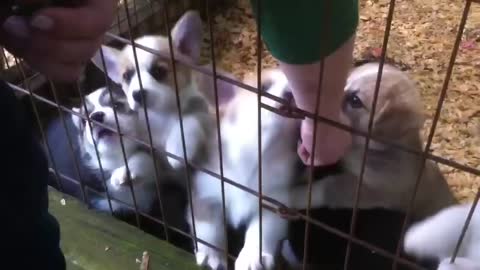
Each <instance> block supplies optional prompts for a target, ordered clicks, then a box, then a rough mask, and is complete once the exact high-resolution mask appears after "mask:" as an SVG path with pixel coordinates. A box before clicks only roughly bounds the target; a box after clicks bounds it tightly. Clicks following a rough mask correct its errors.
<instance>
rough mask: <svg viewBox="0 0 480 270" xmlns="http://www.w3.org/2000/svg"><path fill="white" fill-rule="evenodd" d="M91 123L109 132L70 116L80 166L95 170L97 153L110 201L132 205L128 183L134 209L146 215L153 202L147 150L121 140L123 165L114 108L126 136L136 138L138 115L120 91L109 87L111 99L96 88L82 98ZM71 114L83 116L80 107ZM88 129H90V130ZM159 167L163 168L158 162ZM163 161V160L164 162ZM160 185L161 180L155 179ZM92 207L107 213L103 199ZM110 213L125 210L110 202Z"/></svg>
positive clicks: (150, 160) (152, 175)
mask: <svg viewBox="0 0 480 270" xmlns="http://www.w3.org/2000/svg"><path fill="white" fill-rule="evenodd" d="M84 101H85V105H86V108H87V111H88V114H89V117H90V119H91V120H93V121H96V122H100V123H102V124H104V125H106V126H109V127H111V128H112V129H113V130H115V131H113V130H110V129H107V128H104V127H102V126H100V125H98V124H96V123H95V122H93V121H92V123H91V127H90V125H89V124H88V123H87V122H86V120H85V119H83V118H81V117H78V116H77V115H73V114H72V120H73V123H74V125H75V127H76V128H77V129H78V130H79V133H78V145H80V147H79V149H80V151H81V153H82V156H83V157H85V158H83V163H84V164H85V165H86V166H87V167H89V168H91V169H92V170H99V163H98V159H97V152H96V151H95V143H96V146H97V149H98V155H99V158H100V162H101V164H102V168H103V170H104V173H105V175H106V176H107V175H110V177H109V179H108V181H107V183H106V184H107V188H108V191H109V193H110V195H111V197H112V198H114V199H117V200H119V201H121V202H123V203H126V204H128V205H130V206H131V207H133V206H134V202H133V198H132V194H131V190H130V186H129V185H130V183H131V185H132V187H133V190H134V192H135V197H136V202H137V206H138V210H139V211H142V212H144V213H149V212H150V210H151V208H152V206H153V202H154V201H155V200H156V186H155V181H156V179H155V165H154V159H153V157H152V156H151V155H150V152H149V151H148V149H146V148H144V147H143V146H141V145H140V144H139V143H137V142H134V141H133V140H130V139H127V138H124V139H123V146H124V150H125V156H126V159H127V162H128V170H127V166H126V165H125V162H124V156H123V151H122V146H121V140H122V139H121V138H120V136H119V135H118V134H117V132H116V121H115V115H114V108H115V110H116V112H117V116H118V123H119V125H120V131H121V132H122V133H123V134H128V135H130V136H139V135H140V134H139V133H140V132H142V131H141V129H139V126H138V116H137V114H136V113H135V112H134V111H132V110H131V109H130V108H129V106H128V104H127V100H126V96H125V94H124V93H123V92H122V91H121V89H119V88H118V87H117V88H113V89H112V96H111V95H110V92H109V91H108V89H107V88H100V89H98V90H96V91H94V92H92V93H91V94H89V95H87V96H86V97H85V99H84ZM73 111H75V112H77V113H80V114H83V115H85V113H86V112H85V109H84V106H81V107H80V108H73ZM90 128H91V129H90ZM157 162H158V166H159V168H162V167H165V165H166V164H162V160H161V159H158V160H157ZM165 162H166V161H163V163H165ZM159 181H161V182H162V179H159ZM94 207H95V208H97V209H99V210H103V211H109V205H108V201H107V199H103V198H102V199H99V200H96V201H95V202H94ZM112 207H113V210H114V211H124V210H125V211H126V209H124V207H122V205H121V204H119V203H117V202H114V201H113V200H112Z"/></svg>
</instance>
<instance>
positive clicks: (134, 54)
mask: <svg viewBox="0 0 480 270" xmlns="http://www.w3.org/2000/svg"><path fill="white" fill-rule="evenodd" d="M134 4H135V2H134ZM124 7H125V14H126V17H127V24H128V32H129V37H130V41H132V42H133V35H132V23H131V20H130V12H129V11H128V2H127V1H124ZM132 51H133V57H134V60H135V63H134V64H135V69H136V71H137V74H138V84H139V86H140V93H141V95H142V98H143V100H145V93H144V92H145V91H144V89H143V83H142V78H141V74H140V67H139V63H138V57H137V50H136V48H135V45H133V46H132ZM101 54H102V62H103V65H104V68H105V69H106V65H105V59H104V57H103V52H101ZM105 79H107V78H105ZM107 81H108V80H107ZM108 82H109V81H108ZM108 91H109V93H110V98H112V99H113V94H112V90H111V88H110V87H108ZM143 112H144V115H145V122H146V124H147V131H148V144H149V145H148V149H149V150H150V154H151V156H152V162H153V168H154V174H155V187H156V192H157V196H158V202H159V206H160V209H161V212H162V213H161V215H162V219H163V220H164V221H165V222H164V230H165V238H166V239H167V241H169V239H170V237H169V233H168V225H166V224H167V222H166V219H165V214H164V213H165V211H164V205H163V202H162V198H161V196H160V186H159V181H160V178H159V176H158V163H157V156H156V154H155V151H154V147H153V139H152V132H151V128H150V120H149V118H148V112H147V107H146V106H143ZM114 115H115V122H116V124H117V127H119V125H118V116H117V112H116V110H114ZM122 148H123V143H122ZM122 151H124V150H123V149H122ZM126 162H127V161H126V160H125V163H126ZM127 171H128V168H127ZM133 193H134V192H133V188H132V196H133V195H134V194H133ZM133 198H134V202H135V197H133Z"/></svg>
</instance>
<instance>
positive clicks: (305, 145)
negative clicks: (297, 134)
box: [297, 114, 352, 166]
mask: <svg viewBox="0 0 480 270" xmlns="http://www.w3.org/2000/svg"><path fill="white" fill-rule="evenodd" d="M332 120H334V121H337V122H340V123H342V124H344V125H347V126H349V125H350V122H349V120H348V118H347V117H346V116H344V115H343V114H341V115H340V116H339V118H338V119H332ZM313 130H314V122H313V120H311V119H305V120H303V121H302V127H301V138H302V141H301V143H300V144H299V145H298V149H297V152H298V155H299V156H300V159H301V160H302V161H303V163H304V164H305V165H311V164H312V163H311V162H312V160H311V158H312V153H315V155H314V161H313V165H314V166H322V165H330V164H333V163H335V162H337V161H338V160H340V159H341V158H342V157H343V155H344V154H345V153H346V152H347V150H348V149H349V147H350V145H351V143H352V136H351V134H350V133H349V132H348V131H344V130H342V129H339V128H336V127H333V126H331V125H329V124H326V123H322V122H318V123H317V132H316V134H315V135H316V136H315V137H316V143H315V151H313V150H312V146H313V139H314V137H313Z"/></svg>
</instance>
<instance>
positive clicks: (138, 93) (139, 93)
mask: <svg viewBox="0 0 480 270" xmlns="http://www.w3.org/2000/svg"><path fill="white" fill-rule="evenodd" d="M146 94H147V93H146V92H145V90H139V91H136V92H133V93H132V97H133V100H135V102H137V103H140V104H143V98H144V96H145V95H146Z"/></svg>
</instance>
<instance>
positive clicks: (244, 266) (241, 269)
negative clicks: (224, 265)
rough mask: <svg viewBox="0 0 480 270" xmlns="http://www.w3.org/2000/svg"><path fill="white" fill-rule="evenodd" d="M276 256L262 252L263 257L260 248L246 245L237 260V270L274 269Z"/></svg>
mask: <svg viewBox="0 0 480 270" xmlns="http://www.w3.org/2000/svg"><path fill="white" fill-rule="evenodd" d="M274 264H275V258H274V256H273V254H270V253H267V252H262V254H261V258H260V253H259V250H258V248H250V247H247V246H244V247H243V249H242V251H240V254H239V255H238V257H237V260H236V261H235V270H261V269H267V270H270V269H273V267H274Z"/></svg>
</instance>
